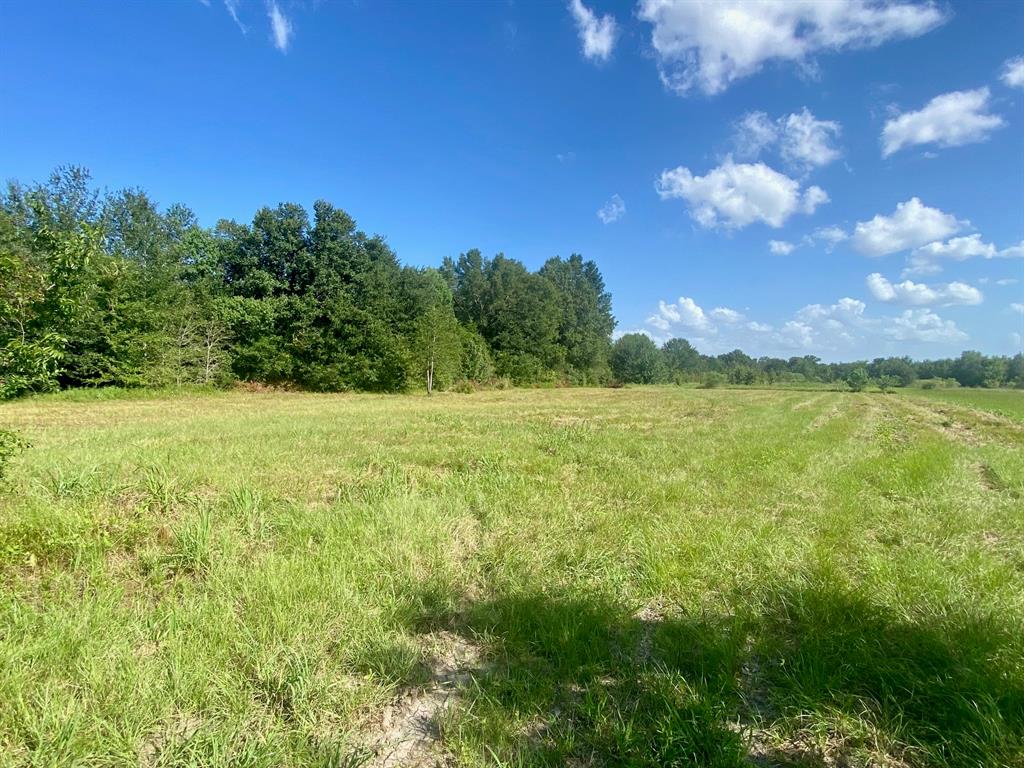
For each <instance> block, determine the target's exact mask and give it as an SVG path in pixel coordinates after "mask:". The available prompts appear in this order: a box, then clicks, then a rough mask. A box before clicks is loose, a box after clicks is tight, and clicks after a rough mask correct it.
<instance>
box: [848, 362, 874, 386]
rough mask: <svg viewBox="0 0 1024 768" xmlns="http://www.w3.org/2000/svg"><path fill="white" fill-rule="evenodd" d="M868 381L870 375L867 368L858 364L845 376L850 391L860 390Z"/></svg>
mask: <svg viewBox="0 0 1024 768" xmlns="http://www.w3.org/2000/svg"><path fill="white" fill-rule="evenodd" d="M870 382H871V377H870V376H868V369H867V368H865V367H864V366H863V365H858V366H857V367H856V368H854V369H853V370H851V371H850V373H849V375H848V376H847V377H846V386H848V387H849V388H850V391H851V392H862V391H863V390H864V389H865V388H866V387H867V385H868V384H869V383H870Z"/></svg>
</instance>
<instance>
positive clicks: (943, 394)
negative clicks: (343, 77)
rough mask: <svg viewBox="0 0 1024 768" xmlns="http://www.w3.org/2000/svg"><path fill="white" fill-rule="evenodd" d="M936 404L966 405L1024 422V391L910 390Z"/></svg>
mask: <svg viewBox="0 0 1024 768" xmlns="http://www.w3.org/2000/svg"><path fill="white" fill-rule="evenodd" d="M908 391H913V393H914V394H916V395H919V396H921V397H927V398H930V399H931V400H934V401H936V402H947V403H953V404H954V405H966V406H969V407H973V408H978V409H981V410H986V411H991V412H993V413H995V414H998V415H1001V416H1006V417H1008V418H1011V419H1016V420H1017V421H1024V391H1022V390H1014V389H918V390H908Z"/></svg>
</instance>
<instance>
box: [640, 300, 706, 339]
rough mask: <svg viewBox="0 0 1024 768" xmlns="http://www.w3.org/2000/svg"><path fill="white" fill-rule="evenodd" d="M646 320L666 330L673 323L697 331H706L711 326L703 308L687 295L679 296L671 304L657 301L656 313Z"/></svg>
mask: <svg viewBox="0 0 1024 768" xmlns="http://www.w3.org/2000/svg"><path fill="white" fill-rule="evenodd" d="M647 322H648V323H649V324H650V325H653V326H654V327H655V328H658V329H659V330H662V331H667V330H668V329H669V328H671V327H672V326H673V325H681V326H683V327H685V328H690V329H693V330H697V331H708V330H711V327H712V326H711V321H710V320H709V319H708V316H707V314H706V313H705V312H704V310H703V309H702V308H701V307H700V305H698V304H697V302H695V301H694V300H693V299H691V298H689V297H688V296H681V297H680V298H679V300H678V301H676V302H675V303H672V304H667V303H665V302H664V301H659V302H658V311H657V313H655V314H654V315H652V316H651V317H649V318H647Z"/></svg>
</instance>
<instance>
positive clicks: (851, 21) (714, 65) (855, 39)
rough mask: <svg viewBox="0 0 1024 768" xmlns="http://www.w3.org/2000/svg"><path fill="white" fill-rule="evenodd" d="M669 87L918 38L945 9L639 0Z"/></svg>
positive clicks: (775, 0) (721, 86)
mask: <svg viewBox="0 0 1024 768" xmlns="http://www.w3.org/2000/svg"><path fill="white" fill-rule="evenodd" d="M638 15H639V17H640V19H642V20H643V21H646V22H649V23H650V24H651V25H652V30H651V44H652V47H653V48H654V52H655V55H656V56H657V60H658V69H659V72H660V75H661V79H662V82H663V83H664V84H665V86H666V87H667V88H669V89H671V90H673V91H675V92H677V93H679V94H686V93H688V92H690V91H691V90H694V89H699V90H701V91H703V92H704V93H707V94H714V93H719V92H721V91H723V90H725V89H726V88H728V87H729V85H730V84H732V83H733V82H735V81H736V80H739V79H740V78H744V77H747V76H749V75H752V74H754V73H756V72H758V71H759V70H760V69H761V68H762V67H763V66H764V65H765V64H766V63H769V62H773V61H789V62H795V63H798V64H801V65H804V66H805V67H809V66H813V63H812V62H811V57H812V56H813V55H814V54H816V53H819V52H826V51H841V50H844V49H851V48H873V47H876V46H879V45H881V44H883V43H885V42H887V41H889V40H894V39H899V38H907V37H917V36H918V35H922V34H924V33H925V32H928V31H929V30H931V29H933V28H935V27H936V26H938V25H939V24H942V23H943V22H944V21H945V20H946V15H945V14H944V13H943V12H942V11H941V10H940V9H939V8H938V6H937V5H935V4H934V3H932V2H923V3H915V2H899V1H897V2H889V3H879V2H874V0H830V1H829V2H821V0H763V1H762V2H757V3H753V2H747V1H746V0H689V1H688V2H675V1H674V0H641V2H640V6H639V11H638Z"/></svg>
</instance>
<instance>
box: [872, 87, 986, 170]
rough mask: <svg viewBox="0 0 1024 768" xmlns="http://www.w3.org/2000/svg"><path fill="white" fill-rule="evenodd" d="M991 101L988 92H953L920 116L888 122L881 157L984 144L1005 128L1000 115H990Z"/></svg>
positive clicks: (909, 114) (934, 101)
mask: <svg viewBox="0 0 1024 768" xmlns="http://www.w3.org/2000/svg"><path fill="white" fill-rule="evenodd" d="M988 100H989V91H988V88H978V89H976V90H973V91H953V92H952V93H944V94H942V95H941V96H936V97H935V98H934V99H932V100H931V101H929V102H928V103H927V104H926V105H925V106H924V108H923V109H920V110H918V111H917V112H904V113H903V114H901V115H899V116H897V117H894V118H892V119H891V120H888V121H887V122H886V124H885V127H884V128H883V129H882V156H883V157H888V156H889V155H891V154H893V153H894V152H897V151H899V150H900V149H903V148H904V147H909V146H914V145H916V144H935V145H937V146H939V147H959V146H961V145H963V144H974V143H977V142H979V141H985V140H986V139H987V138H988V137H989V134H990V133H991V132H992V131H994V130H996V129H997V128H1002V127H1003V126H1004V125H1006V122H1005V121H1004V120H1003V118H1001V117H1000V116H999V115H992V114H989V113H988V112H987V110H988Z"/></svg>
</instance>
